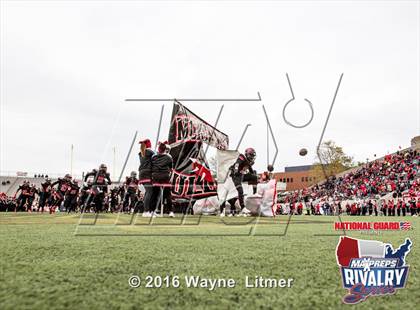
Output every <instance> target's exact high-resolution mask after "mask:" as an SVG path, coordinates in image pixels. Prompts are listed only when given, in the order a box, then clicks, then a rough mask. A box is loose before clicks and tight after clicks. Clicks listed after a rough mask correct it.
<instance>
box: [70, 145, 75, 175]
mask: <svg viewBox="0 0 420 310" xmlns="http://www.w3.org/2000/svg"><path fill="white" fill-rule="evenodd" d="M73 149H74V146H73V144H72V145H71V148H70V175H73Z"/></svg>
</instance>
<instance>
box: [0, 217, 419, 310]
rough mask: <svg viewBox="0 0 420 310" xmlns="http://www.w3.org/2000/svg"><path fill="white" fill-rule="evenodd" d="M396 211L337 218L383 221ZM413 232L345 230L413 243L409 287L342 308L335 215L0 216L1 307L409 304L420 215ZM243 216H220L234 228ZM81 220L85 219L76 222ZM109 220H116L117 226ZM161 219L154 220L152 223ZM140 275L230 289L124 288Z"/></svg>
mask: <svg viewBox="0 0 420 310" xmlns="http://www.w3.org/2000/svg"><path fill="white" fill-rule="evenodd" d="M398 219H401V218H396V217H391V218H390V217H385V218H384V217H357V218H356V217H343V220H347V221H349V220H366V221H373V220H377V221H385V220H398ZM405 219H406V220H409V221H411V222H412V225H413V228H414V229H413V230H411V231H388V232H383V233H382V234H380V235H371V234H362V233H360V232H349V233H348V235H350V236H354V237H358V238H361V239H374V240H381V241H384V242H390V243H392V244H393V245H394V247H395V246H398V245H399V244H401V243H402V242H403V241H404V239H405V237H407V236H409V237H410V238H411V240H412V241H413V248H412V250H411V252H410V253H409V255H408V257H407V262H408V264H409V265H410V266H411V267H410V274H409V277H408V282H407V288H405V289H402V290H398V291H397V293H396V295H393V296H381V297H370V298H368V299H367V300H366V301H364V302H362V303H361V304H359V305H356V306H347V305H344V304H342V301H341V298H342V297H343V296H344V295H345V293H346V290H345V289H343V288H342V285H341V276H340V274H339V269H338V266H337V264H336V258H335V248H336V245H337V242H338V238H339V237H338V236H329V235H328V234H337V235H338V233H339V232H336V231H334V226H333V223H334V221H337V217H327V216H322V217H314V216H294V217H293V218H292V220H291V223H290V225H289V227H288V229H287V234H286V235H284V234H285V229H286V226H287V225H286V223H287V220H288V218H287V217H286V216H281V217H277V218H276V219H266V218H265V219H260V220H259V222H258V223H255V222H254V223H252V224H250V225H224V224H223V223H221V222H220V219H219V218H218V217H214V216H213V217H211V216H209V217H203V218H201V219H199V218H197V217H192V218H187V219H186V220H185V222H184V225H183V226H179V225H178V224H179V223H180V221H181V219H180V218H179V217H178V218H176V219H168V218H164V219H157V220H156V222H155V225H146V224H147V222H146V221H147V220H145V219H142V218H141V219H137V221H136V225H127V224H129V223H130V221H131V219H130V216H128V215H122V216H120V217H119V218H117V217H116V215H111V214H109V215H100V217H99V218H98V221H97V223H96V225H86V224H91V223H92V220H93V219H92V215H88V216H87V217H86V218H84V219H83V220H82V221H80V220H79V216H78V215H64V214H55V215H49V214H23V213H22V214H16V213H8V214H5V213H2V214H0V267H1V268H0V272H1V274H0V309H22V308H28V309H46V308H53V309H57V308H76V309H87V308H89V309H113V308H114V309H117V308H118V309H158V308H170V309H175V308H183V309H192V308H196V309H204V308H213V309H228V308H244V309H245V308H246V309H258V308H261V309H262V308H267V309H270V308H272V309H274V308H276V309H281V308H284V309H299V308H301V309H339V308H349V307H354V308H360V309H396V308H399V309H415V308H416V307H417V306H418V302H419V300H420V290H419V289H420V285H419V284H420V281H419V273H420V269H419V262H420V251H419V242H420V238H419V235H420V234H419V233H418V230H419V229H420V225H419V224H420V218H417V217H414V218H412V217H406V218H405ZM249 220H250V218H234V219H232V218H226V219H225V221H226V222H229V223H231V224H239V223H244V222H245V221H249ZM79 223H81V224H85V225H78V224H79ZM115 223H117V224H119V225H115ZM156 224H159V225H156ZM131 275H139V276H140V277H141V278H142V279H144V278H145V276H147V275H153V276H159V275H160V276H165V275H172V276H175V275H177V276H179V277H180V278H181V279H183V277H184V276H186V275H195V276H203V277H211V278H233V279H235V280H236V282H237V285H236V287H235V288H221V289H218V288H216V290H214V291H209V290H207V289H203V288H186V287H185V284H184V281H183V280H181V287H180V288H144V287H143V286H141V287H139V288H130V287H129V285H128V278H129V277H130V276H131ZM246 275H248V276H251V277H253V276H256V275H258V276H263V277H269V278H276V277H278V278H294V285H293V286H292V288H253V289H251V288H244V278H245V276H246Z"/></svg>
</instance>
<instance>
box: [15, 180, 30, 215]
mask: <svg viewBox="0 0 420 310" xmlns="http://www.w3.org/2000/svg"><path fill="white" fill-rule="evenodd" d="M30 190H31V186H30V185H29V181H26V180H25V181H23V184H22V185H20V186H19V188H18V189H17V190H16V193H15V195H14V197H16V195H17V193H18V192H19V191H20V195H19V196H18V198H17V204H16V208H15V212H16V211H24V210H25V206H26V205H27V203H28V200H29V197H30V195H29V191H30Z"/></svg>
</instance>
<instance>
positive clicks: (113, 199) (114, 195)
mask: <svg viewBox="0 0 420 310" xmlns="http://www.w3.org/2000/svg"><path fill="white" fill-rule="evenodd" d="M119 190H120V188H119V187H118V186H115V187H113V188H111V190H110V191H109V202H110V207H111V208H110V211H111V213H113V212H116V211H118V198H119V195H118V193H119Z"/></svg>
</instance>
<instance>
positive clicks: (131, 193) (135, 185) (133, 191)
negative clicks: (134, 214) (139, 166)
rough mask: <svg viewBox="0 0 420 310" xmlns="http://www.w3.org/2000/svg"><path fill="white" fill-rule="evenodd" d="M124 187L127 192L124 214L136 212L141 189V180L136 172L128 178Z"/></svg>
mask: <svg viewBox="0 0 420 310" xmlns="http://www.w3.org/2000/svg"><path fill="white" fill-rule="evenodd" d="M124 186H125V189H126V190H125V196H124V202H123V210H124V212H130V210H131V209H133V210H134V207H135V205H136V203H137V191H138V189H139V179H137V173H136V172H135V171H132V172H131V174H130V177H127V178H126V180H125V183H124Z"/></svg>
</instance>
